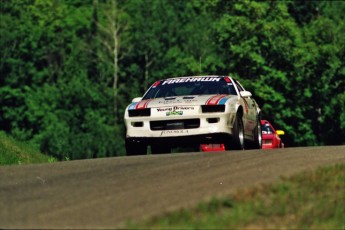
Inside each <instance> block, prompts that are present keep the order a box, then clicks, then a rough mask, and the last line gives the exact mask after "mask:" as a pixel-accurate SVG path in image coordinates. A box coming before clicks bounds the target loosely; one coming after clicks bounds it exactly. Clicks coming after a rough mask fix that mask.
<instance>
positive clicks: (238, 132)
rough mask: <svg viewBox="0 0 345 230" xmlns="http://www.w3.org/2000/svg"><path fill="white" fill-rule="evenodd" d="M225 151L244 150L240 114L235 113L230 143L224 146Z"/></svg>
mask: <svg viewBox="0 0 345 230" xmlns="http://www.w3.org/2000/svg"><path fill="white" fill-rule="evenodd" d="M225 148H226V150H243V149H244V127H243V121H242V115H241V113H239V112H237V114H236V118H235V122H234V127H233V130H232V138H231V142H230V143H226V144H225Z"/></svg>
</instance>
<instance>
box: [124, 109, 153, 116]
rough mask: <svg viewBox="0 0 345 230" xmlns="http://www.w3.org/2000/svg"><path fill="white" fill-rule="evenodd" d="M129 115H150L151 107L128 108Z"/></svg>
mask: <svg viewBox="0 0 345 230" xmlns="http://www.w3.org/2000/svg"><path fill="white" fill-rule="evenodd" d="M128 116H129V117H149V116H151V109H150V108H146V109H130V110H128Z"/></svg>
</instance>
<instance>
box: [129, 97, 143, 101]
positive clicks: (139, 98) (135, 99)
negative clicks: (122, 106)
mask: <svg viewBox="0 0 345 230" xmlns="http://www.w3.org/2000/svg"><path fill="white" fill-rule="evenodd" d="M141 99H143V98H142V97H136V98H134V99H133V100H132V102H139V101H141Z"/></svg>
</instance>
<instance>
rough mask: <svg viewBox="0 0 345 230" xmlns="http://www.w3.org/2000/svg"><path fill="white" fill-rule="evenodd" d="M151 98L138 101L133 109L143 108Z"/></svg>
mask: <svg viewBox="0 0 345 230" xmlns="http://www.w3.org/2000/svg"><path fill="white" fill-rule="evenodd" d="M151 100H152V99H148V100H143V101H141V102H139V103H138V104H137V105H136V107H135V109H145V108H146V107H147V105H148V104H149V102H150V101H151Z"/></svg>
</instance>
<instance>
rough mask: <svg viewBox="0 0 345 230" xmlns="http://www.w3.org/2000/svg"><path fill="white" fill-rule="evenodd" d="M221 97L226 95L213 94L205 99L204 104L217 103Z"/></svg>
mask: <svg viewBox="0 0 345 230" xmlns="http://www.w3.org/2000/svg"><path fill="white" fill-rule="evenodd" d="M223 97H226V95H216V96H213V97H211V98H209V99H208V100H207V101H206V105H217V104H218V103H219V101H220V100H221V99H222V98H223Z"/></svg>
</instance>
